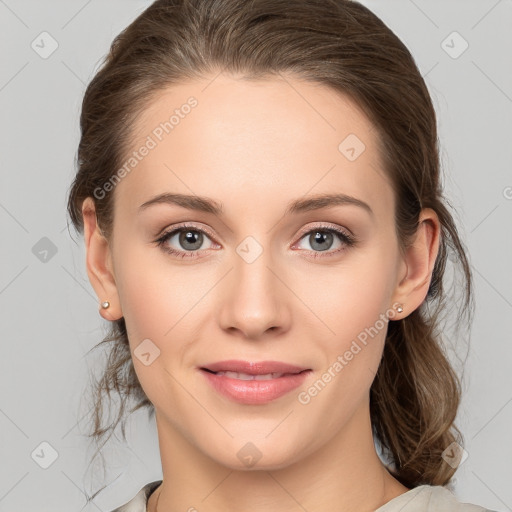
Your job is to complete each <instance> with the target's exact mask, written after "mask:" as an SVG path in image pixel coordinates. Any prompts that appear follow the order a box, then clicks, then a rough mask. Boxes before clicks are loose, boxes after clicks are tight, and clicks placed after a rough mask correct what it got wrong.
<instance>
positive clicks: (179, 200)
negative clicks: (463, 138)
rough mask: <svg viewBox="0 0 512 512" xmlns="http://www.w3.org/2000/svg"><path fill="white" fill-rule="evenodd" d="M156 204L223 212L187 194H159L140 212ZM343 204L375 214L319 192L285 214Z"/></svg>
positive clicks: (349, 200) (338, 196)
mask: <svg viewBox="0 0 512 512" xmlns="http://www.w3.org/2000/svg"><path fill="white" fill-rule="evenodd" d="M156 204H174V205H177V206H181V207H182V208H187V209H189V210H197V211H201V212H205V213H212V214H213V215H217V216H221V215H222V214H223V213H224V212H223V208H222V203H219V202H217V201H215V200H214V199H211V198H209V197H202V196H196V195H186V194H171V193H163V194H159V195H157V196H155V197H153V198H151V199H149V200H148V201H146V202H145V203H143V204H141V205H140V206H139V212H140V211H143V210H145V209H147V208H148V207H150V206H152V205H156ZM341 205H354V206H359V207H360V208H363V209H364V210H366V211H367V212H368V213H369V214H370V215H372V216H373V215H374V213H373V210H372V209H371V208H370V205H369V204H367V203H365V202H364V201H362V200H361V199H357V198H356V197H352V196H349V195H347V194H318V195H315V196H310V197H305V198H303V199H296V200H295V201H292V202H291V203H289V204H288V205H287V208H286V210H285V213H284V215H285V216H286V215H291V214H296V213H302V212H307V211H311V210H319V209H321V208H332V207H334V206H341Z"/></svg>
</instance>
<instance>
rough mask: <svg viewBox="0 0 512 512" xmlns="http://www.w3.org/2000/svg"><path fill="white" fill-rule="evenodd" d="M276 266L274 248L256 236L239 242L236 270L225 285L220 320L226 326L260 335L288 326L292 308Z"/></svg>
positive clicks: (253, 336)
mask: <svg viewBox="0 0 512 512" xmlns="http://www.w3.org/2000/svg"><path fill="white" fill-rule="evenodd" d="M272 267H273V265H272V255H271V251H270V249H269V248H267V247H265V248H264V247H263V245H262V244H260V243H259V242H257V241H256V240H255V239H252V237H247V239H245V240H243V241H242V242H241V243H240V244H239V245H238V247H237V248H236V253H235V254H234V256H233V271H232V272H230V278H229V279H228V280H227V283H226V285H225V286H224V288H223V294H224V295H223V297H222V311H221V318H220V320H221V324H222V327H223V328H224V329H237V330H238V331H241V332H242V333H243V334H244V335H245V336H246V337H248V338H258V337H260V336H262V335H263V334H264V333H265V332H266V331H267V330H272V331H277V330H281V329H283V328H285V327H287V325H286V324H287V322H288V320H289V311H288V307H287V304H286V298H285V296H284V295H283V289H282V287H283V285H282V283H280V280H279V279H278V277H277V276H276V274H277V272H276V270H275V269H273V268H272Z"/></svg>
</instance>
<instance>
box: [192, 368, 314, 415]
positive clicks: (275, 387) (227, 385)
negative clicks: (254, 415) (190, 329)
mask: <svg viewBox="0 0 512 512" xmlns="http://www.w3.org/2000/svg"><path fill="white" fill-rule="evenodd" d="M199 370H200V372H201V373H202V374H203V375H204V376H205V378H206V380H207V382H208V383H209V384H210V385H211V386H212V387H213V389H215V390H216V391H217V392H219V393H220V394H222V395H224V396H225V397H227V398H229V399H231V400H233V401H235V402H238V403H241V404H248V405H257V404H265V403H268V402H271V401H272V400H276V399H278V398H280V397H281V396H283V395H285V394H287V393H289V392H290V391H292V390H294V389H295V388H297V387H299V386H300V385H301V384H302V383H303V382H304V380H305V379H306V377H307V376H308V375H309V374H310V373H311V371H312V370H311V369H310V368H301V367H300V366H296V365H291V364H287V363H282V362H279V361H258V362H249V361H239V360H230V361H219V362H216V363H211V364H207V365H205V366H202V367H200V368H199ZM213 372H236V373H246V374H249V375H254V376H256V375H265V374H270V373H282V374H284V375H282V376H279V377H275V378H270V379H265V380H241V379H237V378H233V377H231V376H227V375H222V374H221V375H218V374H216V373H213Z"/></svg>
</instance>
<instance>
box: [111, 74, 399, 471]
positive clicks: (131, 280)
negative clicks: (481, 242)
mask: <svg viewBox="0 0 512 512" xmlns="http://www.w3.org/2000/svg"><path fill="white" fill-rule="evenodd" d="M173 115H174V117H171V116H173ZM165 123H167V124H165ZM135 128H136V133H137V142H136V143H135V144H134V146H133V148H132V149H133V151H134V152H135V154H134V153H132V154H130V155H128V156H127V163H128V165H127V167H125V173H121V174H120V176H123V175H124V177H122V179H121V181H120V183H119V184H117V186H116V187H115V191H114V199H115V207H114V229H113V233H114V235H113V239H112V244H111V251H112V253H111V256H112V260H111V261H112V267H113V274H114V276H115V282H116V286H117V293H118V299H119V305H120V312H121V313H122V315H123V316H124V318H125V321H126V325H127V329H128V336H129V340H130V348H131V350H132V354H133V361H134V366H135V370H136V372H137V375H138V378H139V380H140V383H141V385H142V387H143V389H144V391H145V393H146V394H147V396H148V398H149V399H150V400H151V402H152V403H153V404H154V406H155V408H156V410H157V420H158V421H159V422H160V425H159V428H160V427H161V428H163V429H167V431H168V432H169V433H172V435H174V436H175V437H176V438H179V439H181V440H182V442H183V443H187V444H188V445H189V446H190V447H192V448H195V449H197V450H198V451H199V452H201V453H203V454H204V455H206V456H208V457H210V458H211V459H213V460H215V461H217V462H219V463H221V464H223V465H225V466H228V467H232V468H243V467H244V465H245V466H248V465H250V464H249V463H248V461H249V460H253V459H254V460H256V459H259V460H258V461H257V463H258V467H259V468H278V467H284V466H286V465H288V464H290V463H292V462H294V461H298V460H299V459H300V458H302V457H305V456H306V455H308V454H310V453H312V452H314V451H316V450H319V449H320V448H321V447H323V446H325V445H326V443H329V442H334V441H335V439H336V438H338V437H339V436H341V435H342V434H343V432H344V431H347V430H348V429H349V428H350V425H352V427H354V426H355V425H357V423H355V422H359V427H360V428H361V429H363V428H367V423H366V416H367V414H368V400H369V389H370V386H371V384H372V381H373V379H374V376H375V373H376V371H377V368H378V365H379V361H380V359H381V354H382V350H383V345H384V340H385V335H386V330H387V322H386V320H387V318H388V317H393V311H392V307H393V304H394V302H395V301H396V299H397V297H396V288H397V285H398V284H399V282H400V280H401V279H402V278H403V277H404V274H405V270H406V267H405V266H404V262H403V261H402V259H401V258H400V254H399V251H398V243H397V238H396V234H395V225H394V195H393V192H392V188H391V184H390V182H389V180H388V179H387V178H386V176H385V175H384V172H383V170H382V163H381V160H380V158H379V152H378V149H377V133H376V131H375V130H373V129H372V126H371V125H370V123H369V121H368V120H367V119H366V118H365V117H364V116H363V114H362V113H361V111H359V110H358V109H357V108H356V107H355V106H354V104H353V103H351V102H350V101H349V100H348V99H346V98H345V97H343V96H341V95H340V94H338V93H336V92H334V91H333V90H331V89H329V88H326V87H325V86H321V85H317V84H312V83H307V82H304V81H300V80H298V79H297V78H292V77H291V76H288V77H287V78H286V79H281V78H271V79H268V80H260V81H249V80H245V79H242V78H235V77H230V76H227V75H224V74H221V75H219V76H217V77H216V78H214V77H213V76H212V77H210V78H209V79H208V80H205V81H201V82H199V81H198V82H193V83H192V82H191V83H187V84H181V85H179V86H174V87H172V88H169V89H167V90H166V91H165V92H164V93H161V94H159V95H158V97H156V98H155V99H153V100H152V102H151V104H150V106H149V108H148V109H147V110H146V111H145V112H144V114H143V115H142V116H141V117H140V118H139V119H138V120H137V125H136V126H135ZM144 147H145V148H146V149H145V150H144V149H141V148H144ZM130 156H131V157H132V158H134V160H132V161H129V157H130ZM130 162H131V163H130ZM127 169H129V171H127ZM162 194H168V199H169V201H165V196H162ZM323 196H328V198H327V199H325V200H322V199H321V198H322V197H323ZM157 197H160V198H161V200H160V201H156V202H152V201H153V200H154V199H155V198H157ZM172 197H174V199H175V201H172V200H171V199H172ZM312 199H317V201H316V202H312ZM210 202H211V203H212V204H211V205H210ZM214 207H215V208H214ZM216 208H217V209H218V211H216ZM184 224H185V225H186V228H183V225H184ZM178 228H181V229H182V231H181V232H176V233H174V234H171V235H168V236H165V234H166V233H169V232H170V231H172V230H175V229H178ZM337 232H339V233H340V234H337ZM158 239H160V245H159V243H158V242H157V240H158ZM397 317H398V315H397ZM233 360H236V361H245V362H247V363H249V366H246V367H243V366H242V367H239V366H237V364H236V363H235V365H234V366H229V365H228V364H226V363H223V362H224V361H233ZM262 361H267V362H268V361H277V362H279V363H283V364H287V365H294V366H295V367H297V368H296V369H295V370H291V372H292V373H295V372H297V371H298V370H300V369H304V370H307V371H305V372H303V373H302V374H301V375H299V376H298V375H297V374H295V375H294V376H291V375H289V374H288V375H283V376H278V375H274V376H273V377H274V378H272V379H270V380H253V374H254V373H255V372H257V370H258V367H257V366H254V367H251V365H250V363H253V362H262ZM216 363H219V365H218V366H217V367H214V364H216ZM204 368H214V369H215V370H218V371H222V369H223V368H224V369H225V370H226V371H236V370H237V369H238V370H239V372H242V371H243V370H246V371H245V372H244V373H248V374H250V375H251V376H250V377H248V376H247V375H246V376H245V378H244V375H239V374H224V375H223V374H222V373H217V374H215V373H212V372H211V371H210V372H208V371H207V370H205V369H204ZM259 370H260V372H263V373H266V374H268V373H269V372H274V373H277V374H280V373H281V374H282V373H285V374H287V373H288V372H289V371H290V369H289V368H288V369H286V368H279V367H267V368H264V367H263V368H261V367H260V368H259ZM279 370H282V371H281V372H280V371H279ZM240 377H242V378H240ZM268 377H272V376H269V375H266V376H264V377H261V376H260V377H259V378H258V379H268ZM246 379H250V380H246ZM363 422H365V423H364V424H363ZM206 432H207V434H205V433H206ZM170 435H171V434H170ZM248 443H250V444H248ZM251 457H252V459H251Z"/></svg>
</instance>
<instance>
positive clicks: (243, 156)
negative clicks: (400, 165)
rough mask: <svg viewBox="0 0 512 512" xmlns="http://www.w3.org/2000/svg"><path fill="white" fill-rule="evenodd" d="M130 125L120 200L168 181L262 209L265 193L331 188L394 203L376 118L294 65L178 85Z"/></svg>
mask: <svg viewBox="0 0 512 512" xmlns="http://www.w3.org/2000/svg"><path fill="white" fill-rule="evenodd" d="M133 132H134V137H133V138H134V144H133V146H132V148H131V151H133V152H134V153H131V152H130V154H129V155H126V159H125V160H124V162H123V163H124V164H126V163H127V162H128V159H129V158H130V155H132V156H131V160H132V161H131V162H130V164H129V165H125V169H126V170H127V172H125V173H124V175H125V177H124V178H123V179H122V180H121V182H120V183H119V184H118V185H117V187H116V190H115V196H116V199H115V203H116V209H117V208H118V207H119V208H130V207H131V208H132V209H134V208H135V207H136V206H138V205H140V204H141V203H142V202H144V200H147V199H148V197H150V196H151V195H156V194H159V193H162V192H166V191H170V192H179V193H186V194H197V195H204V196H209V197H213V198H216V199H218V200H219V201H221V202H222V203H223V204H226V205H227V206H228V203H232V204H233V206H239V207H243V208H245V209H248V208H249V206H250V203H251V202H254V205H255V206H256V204H258V202H259V205H260V210H261V202H262V201H263V202H266V203H267V204H268V205H269V207H270V205H272V204H276V203H279V202H280V203H283V202H287V201H288V199H295V198H297V197H300V196H304V195H307V194H316V193H333V192H342V193H346V194H350V195H354V196H356V197H359V198H360V199H362V200H364V201H366V202H369V203H370V204H375V207H376V209H377V210H378V209H379V207H380V208H382V209H389V208H390V207H391V206H392V203H393V196H392V190H391V187H390V184H389V180H388V178H387V176H386V175H385V174H384V172H383V169H382V163H381V158H380V152H379V149H378V133H377V131H376V130H375V128H374V127H373V125H372V123H371V122H370V121H369V120H368V119H367V117H366V116H365V115H364V114H363V112H362V111H361V110H360V109H359V108H358V107H357V105H355V104H354V103H353V102H352V101H351V100H350V99H349V98H348V97H347V96H345V95H343V94H341V93H339V92H337V91H335V90H333V89H331V88H329V87H327V86H325V85H321V84H318V83H312V82H307V81H305V80H302V79H299V78H296V77H292V76H289V75H288V76H286V75H282V76H278V77H272V78H267V79H261V80H248V79H244V78H243V77H235V76H227V75H224V74H219V75H217V76H212V77H209V78H208V79H204V80H200V81H199V80H198V81H193V82H187V83H180V84H176V85H173V86H171V87H168V88H167V89H165V90H163V91H159V92H158V93H157V94H156V95H155V96H154V97H153V98H152V99H151V100H150V101H149V103H148V105H147V107H146V109H145V110H144V111H143V112H141V113H140V115H139V116H138V118H137V120H136V122H135V125H134V126H133ZM144 148H146V149H144ZM135 153H137V154H135ZM237 202H238V205H236V204H235V203H237ZM226 209H227V210H229V208H226ZM228 213H229V212H228ZM377 213H378V212H377Z"/></svg>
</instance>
